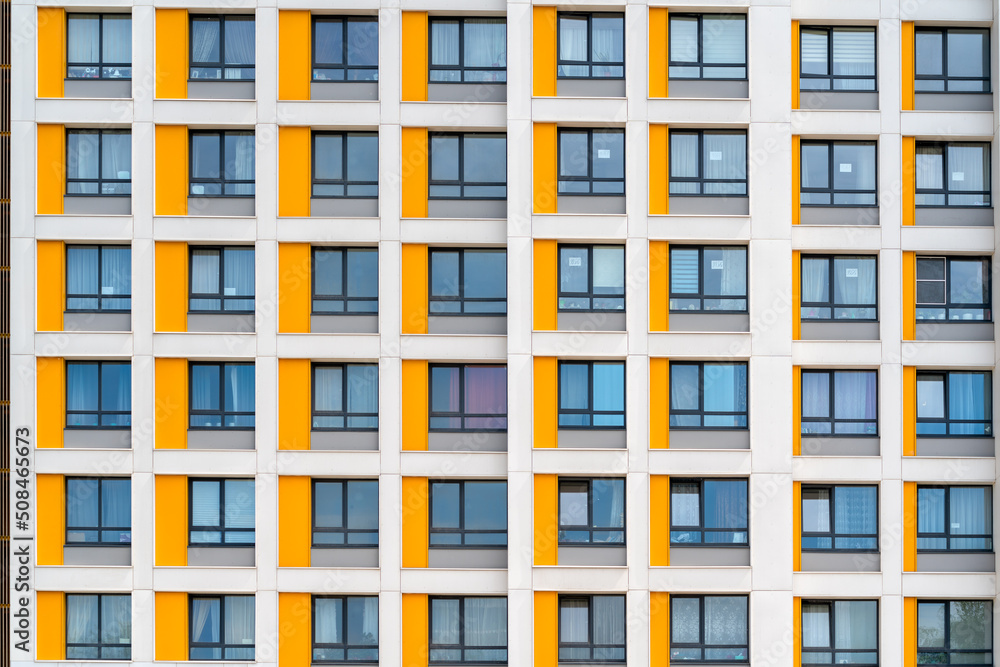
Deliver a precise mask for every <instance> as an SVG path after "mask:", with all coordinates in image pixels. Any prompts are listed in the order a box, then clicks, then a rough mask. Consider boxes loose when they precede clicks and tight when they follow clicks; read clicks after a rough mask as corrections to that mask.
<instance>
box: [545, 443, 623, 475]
mask: <svg viewBox="0 0 1000 667" xmlns="http://www.w3.org/2000/svg"><path fill="white" fill-rule="evenodd" d="M628 457H629V455H628V452H627V451H626V450H624V449H558V448H544V449H542V448H536V449H534V450H532V452H531V462H532V471H533V472H534V473H535V474H537V475H541V474H549V475H559V474H562V475H600V476H604V475H624V474H625V473H626V472H627V471H628Z"/></svg>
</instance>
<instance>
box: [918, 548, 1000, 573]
mask: <svg viewBox="0 0 1000 667" xmlns="http://www.w3.org/2000/svg"><path fill="white" fill-rule="evenodd" d="M994 569H996V554H994V553H974V554H970V553H954V554H922V553H918V554H917V572H993V571H994Z"/></svg>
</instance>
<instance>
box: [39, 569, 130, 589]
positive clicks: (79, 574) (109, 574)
mask: <svg viewBox="0 0 1000 667" xmlns="http://www.w3.org/2000/svg"><path fill="white" fill-rule="evenodd" d="M35 588H36V590H40V591H80V592H88V591H107V592H109V593H117V592H121V591H128V590H131V589H132V568H131V567H108V566H105V567H73V566H61V567H46V566H38V567H36V568H35Z"/></svg>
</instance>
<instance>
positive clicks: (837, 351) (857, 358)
mask: <svg viewBox="0 0 1000 667" xmlns="http://www.w3.org/2000/svg"><path fill="white" fill-rule="evenodd" d="M881 361H882V349H881V343H879V342H877V341H842V340H838V341H817V340H797V341H793V342H792V363H793V364H794V365H796V366H834V367H841V368H868V367H877V366H878V365H879V363H880V362H881ZM907 363H909V362H907Z"/></svg>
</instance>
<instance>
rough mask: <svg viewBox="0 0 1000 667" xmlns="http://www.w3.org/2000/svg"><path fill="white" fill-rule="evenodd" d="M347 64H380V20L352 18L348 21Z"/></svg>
mask: <svg viewBox="0 0 1000 667" xmlns="http://www.w3.org/2000/svg"><path fill="white" fill-rule="evenodd" d="M347 64H348V65H350V66H351V67H362V66H376V65H378V21H377V20H375V19H360V20H358V19H352V20H350V21H348V22H347Z"/></svg>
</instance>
